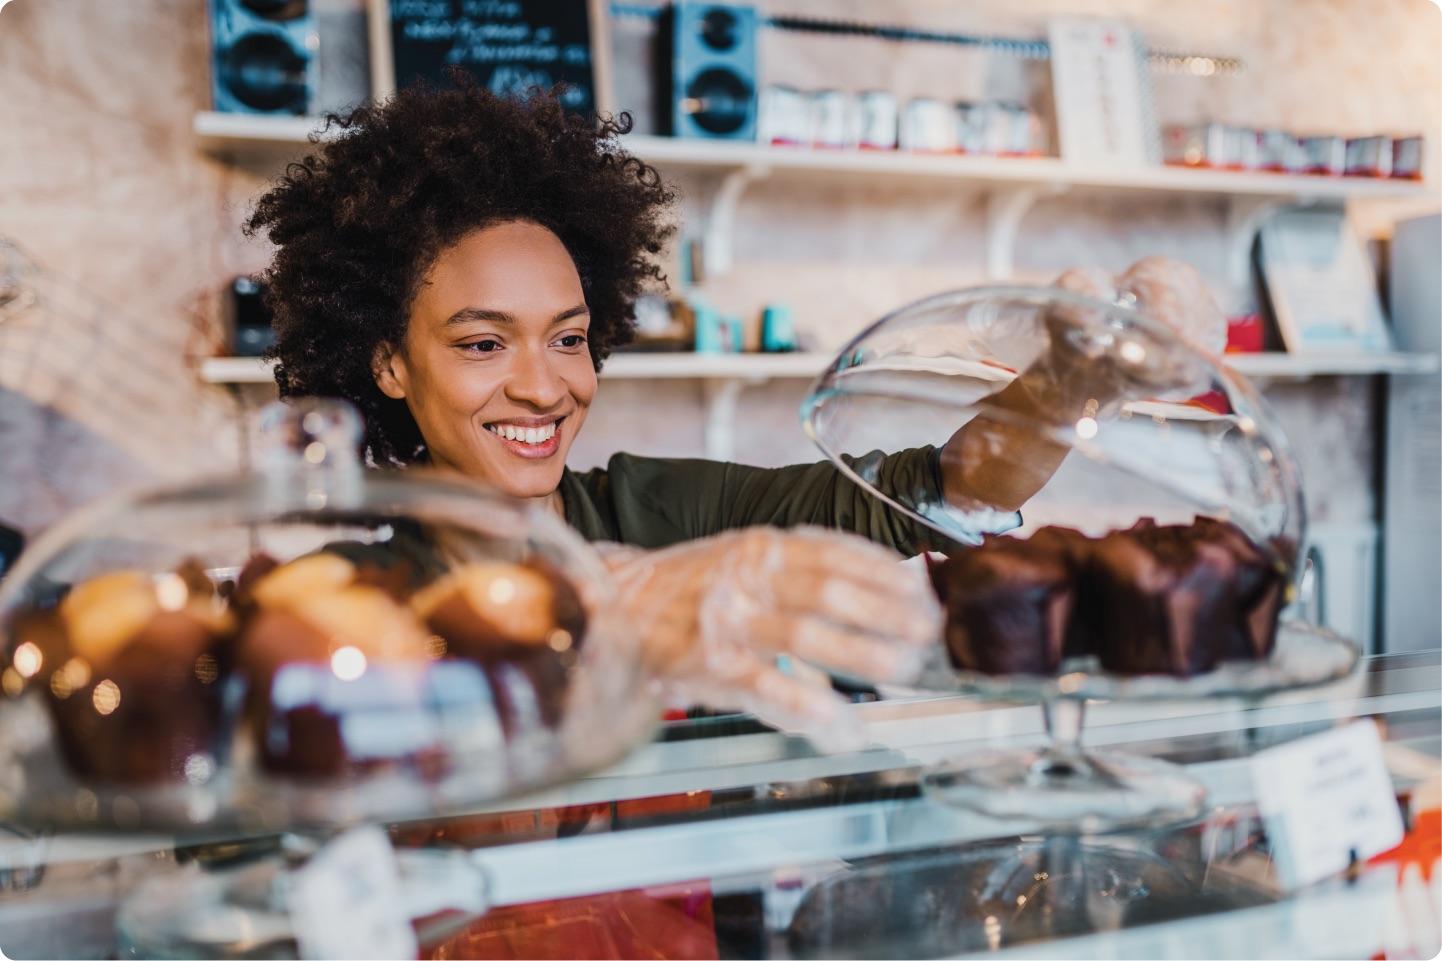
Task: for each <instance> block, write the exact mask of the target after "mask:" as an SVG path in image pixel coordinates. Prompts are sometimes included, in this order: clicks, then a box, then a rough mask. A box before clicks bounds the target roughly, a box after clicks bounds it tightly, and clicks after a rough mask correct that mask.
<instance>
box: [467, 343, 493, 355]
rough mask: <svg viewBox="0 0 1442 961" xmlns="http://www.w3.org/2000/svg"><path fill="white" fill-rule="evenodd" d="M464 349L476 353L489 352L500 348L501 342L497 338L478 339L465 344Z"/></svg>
mask: <svg viewBox="0 0 1442 961" xmlns="http://www.w3.org/2000/svg"><path fill="white" fill-rule="evenodd" d="M465 348H466V350H471V351H475V352H476V353H478V354H489V353H492V352H494V351H497V350H500V349H501V342H500V341H498V340H478V341H476V342H475V343H474V344H466V345H465Z"/></svg>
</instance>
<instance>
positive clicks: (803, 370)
mask: <svg viewBox="0 0 1442 961" xmlns="http://www.w3.org/2000/svg"><path fill="white" fill-rule="evenodd" d="M831 359H832V355H831V354H822V353H797V354H684V353H676V354H630V353H620V354H615V355H613V356H612V357H611V358H610V359H609V360H608V361H606V366H605V368H604V369H603V370H602V372H601V376H603V377H605V378H607V379H609V380H739V381H766V380H809V379H811V378H813V377H815V376H816V375H818V374H819V373H820V372H821V370H822V368H823V367H825V366H826V364H828V363H829V362H830V361H831ZM1227 363H1228V364H1229V365H1230V366H1231V367H1232V369H1234V370H1236V371H1237V372H1238V373H1240V374H1244V375H1246V376H1247V377H1258V378H1298V379H1302V378H1308V377H1327V376H1370V375H1380V374H1403V375H1405V374H1432V373H1436V372H1437V370H1438V361H1437V357H1436V356H1435V355H1433V354H1405V353H1390V354H1334V355H1325V354H1320V355H1310V356H1298V355H1294V354H1285V353H1265V354H1229V355H1228V356H1227ZM200 376H201V379H202V380H204V381H206V382H208V383H212V384H269V383H271V382H272V381H273V380H274V378H273V377H272V376H271V369H270V365H269V364H268V363H266V362H265V361H263V360H260V359H259V358H256V357H211V358H208V359H206V360H205V361H203V362H202V363H201V367H200Z"/></svg>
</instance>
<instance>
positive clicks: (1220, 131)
mask: <svg viewBox="0 0 1442 961" xmlns="http://www.w3.org/2000/svg"><path fill="white" fill-rule="evenodd" d="M1226 137H1227V131H1226V127H1224V126H1223V125H1222V124H1219V123H1193V124H1174V125H1172V126H1169V127H1166V128H1165V129H1164V130H1163V131H1162V159H1163V160H1164V161H1166V162H1167V163H1169V164H1173V165H1175V166H1180V167H1222V166H1226V156H1227V144H1226Z"/></svg>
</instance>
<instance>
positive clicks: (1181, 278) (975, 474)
mask: <svg viewBox="0 0 1442 961" xmlns="http://www.w3.org/2000/svg"><path fill="white" fill-rule="evenodd" d="M1055 286H1057V287H1060V288H1062V289H1063V290H1069V291H1072V292H1074V293H1079V294H1084V295H1087V296H1090V297H1093V298H1096V299H1098V300H1102V301H1105V302H1107V303H1120V304H1127V305H1131V306H1133V307H1135V308H1136V309H1138V310H1140V311H1142V312H1143V313H1145V314H1146V315H1147V316H1148V317H1151V318H1152V319H1154V320H1157V321H1160V322H1161V323H1162V324H1164V325H1166V326H1167V327H1168V328H1170V329H1171V330H1172V331H1173V332H1175V333H1176V334H1177V335H1178V336H1180V337H1181V339H1183V340H1185V341H1186V342H1188V343H1189V344H1192V345H1193V346H1196V347H1197V348H1198V349H1200V350H1201V351H1203V352H1216V351H1219V350H1221V349H1222V347H1223V346H1224V345H1225V343H1226V332H1227V325H1226V320H1225V318H1224V317H1223V316H1222V312H1221V311H1220V310H1219V309H1218V308H1217V306H1216V304H1215V303H1214V302H1213V301H1212V297H1211V294H1210V293H1208V292H1207V289H1206V284H1205V283H1204V282H1203V281H1202V278H1201V275H1200V274H1198V273H1197V272H1196V270H1194V269H1193V268H1192V267H1190V266H1188V265H1186V264H1183V263H1179V262H1178V261H1174V260H1168V259H1166V258H1165V257H1148V258H1146V259H1144V260H1139V261H1137V262H1136V263H1135V264H1133V265H1132V266H1131V267H1129V268H1128V269H1127V271H1126V272H1125V273H1123V274H1122V275H1120V276H1113V275H1111V274H1110V273H1107V272H1106V271H1103V270H1096V269H1075V270H1069V271H1067V272H1066V273H1064V274H1062V275H1061V276H1060V277H1058V278H1057V280H1056V284H1055ZM1094 312H1095V311H1093V310H1092V309H1091V308H1086V307H1077V306H1073V305H1069V304H1067V305H1058V306H1055V307H1053V308H1051V309H1050V310H1049V311H1048V312H1047V314H1046V316H1045V318H1044V319H1045V323H1046V326H1047V330H1048V333H1049V335H1050V345H1049V348H1048V349H1047V350H1046V351H1045V352H1043V353H1042V355H1041V356H1040V357H1038V358H1037V359H1036V361H1035V362H1033V363H1032V364H1031V365H1030V366H1028V367H1027V368H1026V369H1025V370H1023V371H1022V372H1021V373H1019V374H1018V375H1017V377H1016V379H1015V380H1014V381H1012V382H1011V383H1010V384H1008V385H1007V386H1006V387H1005V388H1003V389H1002V390H1000V391H998V392H997V393H996V394H994V395H993V396H992V397H990V398H988V406H989V407H991V408H992V411H989V412H984V413H981V414H978V415H977V416H976V417H974V418H973V419H972V420H971V421H969V422H968V423H966V424H965V425H964V426H962V427H961V428H960V429H959V430H958V431H957V432H956V433H955V434H954V435H952V437H951V439H950V440H948V441H947V443H946V445H945V446H944V447H943V449H942V452H941V466H942V480H943V486H944V490H945V492H946V500H947V503H948V504H949V505H951V506H952V507H953V508H955V509H957V510H965V511H973V512H981V511H983V510H1003V511H1014V510H1018V509H1020V508H1021V507H1022V505H1024V504H1025V503H1026V502H1027V501H1028V500H1030V499H1031V497H1032V496H1033V495H1035V494H1036V492H1037V491H1039V490H1041V489H1042V487H1044V486H1045V485H1046V484H1047V482H1048V481H1049V480H1050V479H1051V478H1052V476H1053V475H1054V474H1055V473H1056V471H1057V469H1058V468H1060V467H1061V464H1062V461H1063V460H1064V459H1065V458H1066V456H1067V453H1068V451H1069V450H1070V447H1069V446H1068V445H1066V444H1063V443H1059V442H1056V441H1053V440H1050V439H1047V438H1045V437H1042V436H1039V434H1038V432H1037V431H1036V430H1035V429H1034V427H1033V426H1032V425H1033V424H1035V423H1037V422H1040V423H1049V424H1053V425H1055V426H1056V427H1058V428H1062V429H1067V428H1070V427H1071V426H1072V425H1075V424H1076V423H1077V422H1078V421H1079V420H1080V419H1081V418H1083V417H1092V418H1097V419H1106V418H1109V417H1111V416H1112V415H1113V414H1115V413H1116V412H1117V411H1118V410H1119V409H1120V408H1121V406H1122V405H1123V404H1124V403H1126V402H1127V401H1131V400H1145V399H1151V398H1159V399H1163V398H1164V399H1178V400H1181V399H1186V398H1188V397H1191V396H1193V395H1194V394H1196V393H1197V392H1198V391H1200V390H1202V389H1205V385H1206V384H1207V383H1208V380H1209V371H1208V369H1207V367H1206V365H1205V364H1204V363H1202V361H1201V360H1200V359H1199V358H1198V357H1197V356H1196V355H1195V354H1194V353H1192V352H1186V351H1179V350H1177V349H1176V347H1175V343H1174V342H1172V341H1171V340H1170V339H1169V338H1163V337H1161V336H1159V335H1157V334H1156V333H1154V332H1151V331H1148V330H1141V329H1136V330H1130V331H1126V332H1125V333H1121V332H1119V331H1118V329H1117V328H1116V327H1114V326H1113V325H1112V324H1110V323H1107V318H1106V317H1105V316H1101V315H1100V312H1095V313H1097V314H1099V315H1098V316H1089V314H1092V313H1094ZM1119 336H1120V337H1124V338H1125V339H1126V341H1127V343H1122V344H1118V343H1117V338H1118V337H1119Z"/></svg>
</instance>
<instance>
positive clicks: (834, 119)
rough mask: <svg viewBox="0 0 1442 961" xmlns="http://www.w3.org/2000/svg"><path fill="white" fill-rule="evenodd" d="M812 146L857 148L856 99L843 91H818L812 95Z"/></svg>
mask: <svg viewBox="0 0 1442 961" xmlns="http://www.w3.org/2000/svg"><path fill="white" fill-rule="evenodd" d="M811 145H812V146H813V147H854V146H856V98H854V97H853V96H852V95H851V94H849V93H846V92H845V91H843V90H818V91H816V92H815V93H813V94H812V95H811Z"/></svg>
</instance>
